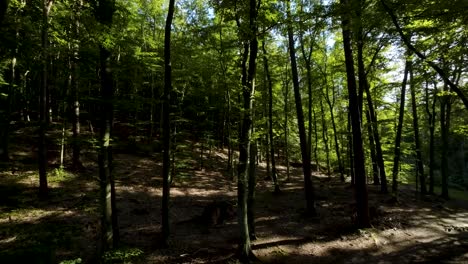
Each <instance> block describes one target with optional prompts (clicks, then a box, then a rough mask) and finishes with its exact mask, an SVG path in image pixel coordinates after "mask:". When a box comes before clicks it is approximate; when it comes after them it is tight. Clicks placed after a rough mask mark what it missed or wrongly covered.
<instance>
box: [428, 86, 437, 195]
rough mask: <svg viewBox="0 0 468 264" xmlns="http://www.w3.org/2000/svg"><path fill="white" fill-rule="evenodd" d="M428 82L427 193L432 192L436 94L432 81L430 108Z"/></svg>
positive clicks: (435, 87)
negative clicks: (432, 90) (432, 89)
mask: <svg viewBox="0 0 468 264" xmlns="http://www.w3.org/2000/svg"><path fill="white" fill-rule="evenodd" d="M428 86H429V85H428V83H427V82H426V113H427V117H428V119H427V121H428V125H429V135H430V136H429V194H434V166H435V157H434V156H435V155H434V153H435V146H434V145H435V140H434V132H435V118H436V113H435V102H436V94H437V84H436V83H435V82H434V95H433V99H432V104H431V109H429V87H428Z"/></svg>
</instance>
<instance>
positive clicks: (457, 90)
mask: <svg viewBox="0 0 468 264" xmlns="http://www.w3.org/2000/svg"><path fill="white" fill-rule="evenodd" d="M380 3H382V5H383V7H384V8H385V11H387V13H388V14H389V15H390V17H391V18H392V21H393V24H394V25H395V28H396V30H397V32H398V34H399V35H400V37H401V39H402V41H403V43H405V45H406V46H407V47H408V49H410V50H411V51H412V52H414V53H415V54H416V55H417V56H418V57H419V58H420V59H421V60H423V61H425V62H426V63H427V64H429V66H431V67H432V69H434V70H435V71H436V72H437V73H438V74H439V76H440V77H441V78H442V79H443V80H444V82H445V83H446V84H448V85H449V86H450V88H451V89H452V91H454V92H455V93H456V94H457V95H458V97H460V99H461V100H462V101H463V104H464V105H465V107H466V108H467V110H468V99H467V98H466V96H465V95H464V94H463V92H462V91H461V90H460V88H459V87H458V85H456V84H455V83H453V82H452V81H451V80H450V79H449V78H448V77H447V75H446V73H445V72H444V70H442V69H441V68H440V67H439V66H437V64H435V63H434V62H433V61H431V60H429V59H427V57H426V56H425V55H424V54H422V53H421V52H420V51H419V50H417V49H416V47H414V46H413V44H411V40H410V39H409V38H408V36H406V35H405V34H404V33H403V29H402V28H401V26H400V25H399V24H398V20H397V17H396V15H395V14H394V13H393V11H392V9H391V8H390V7H389V6H388V5H387V3H386V2H385V0H380Z"/></svg>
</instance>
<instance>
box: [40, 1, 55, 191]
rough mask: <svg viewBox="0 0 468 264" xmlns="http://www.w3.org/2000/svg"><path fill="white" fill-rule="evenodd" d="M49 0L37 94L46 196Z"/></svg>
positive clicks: (42, 181)
mask: <svg viewBox="0 0 468 264" xmlns="http://www.w3.org/2000/svg"><path fill="white" fill-rule="evenodd" d="M52 3H53V2H52V1H51V0H43V6H42V83H41V90H40V95H39V97H40V98H39V120H40V121H39V122H40V125H39V153H38V158H39V195H40V196H42V197H44V196H47V192H48V187H47V146H46V132H47V128H48V122H47V121H48V120H49V118H48V111H47V94H48V83H47V77H48V76H47V71H48V67H47V65H48V58H49V56H48V43H49V36H48V29H49V22H48V19H49V12H50V8H51V7H52Z"/></svg>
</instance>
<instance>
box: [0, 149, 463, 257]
mask: <svg viewBox="0 0 468 264" xmlns="http://www.w3.org/2000/svg"><path fill="white" fill-rule="evenodd" d="M13 149H14V152H13V153H12V158H13V162H12V164H9V165H4V166H3V168H2V171H1V172H0V263H60V262H61V261H64V260H68V261H69V262H65V263H79V262H78V260H77V259H78V258H80V259H81V261H82V263H96V261H97V259H96V248H97V247H96V245H97V242H98V240H97V238H98V234H99V227H98V223H99V218H98V215H99V210H98V205H99V201H98V195H99V192H98V181H97V178H98V170H97V168H96V167H97V165H96V161H97V157H96V154H95V151H91V150H90V151H86V152H83V161H84V166H85V168H86V169H85V170H84V171H82V172H80V173H71V172H63V171H60V170H58V169H54V165H53V164H52V165H51V168H50V169H51V172H50V177H49V183H50V188H51V190H50V197H49V198H48V199H47V200H40V199H38V198H37V188H38V176H37V172H36V162H35V159H34V157H33V156H31V155H32V154H31V152H30V151H29V148H28V145H27V141H26V142H25V143H24V145H22V146H19V145H16V146H13ZM197 150H198V147H197V146H196V145H188V146H187V149H186V150H185V152H184V153H186V154H185V155H184V154H180V155H179V156H178V159H179V161H178V163H177V164H179V165H180V166H177V170H176V172H177V176H176V177H175V178H174V182H173V186H172V189H171V207H170V211H171V223H173V224H172V229H171V239H170V247H169V248H161V247H160V245H159V241H160V223H161V214H160V211H161V189H162V188H161V185H162V180H161V162H160V161H161V159H160V156H159V155H158V154H154V155H143V154H138V153H134V154H129V153H122V151H118V150H116V154H115V155H114V159H115V162H114V166H115V168H114V172H115V178H116V188H117V206H118V217H119V228H120V238H121V242H122V244H123V245H124V247H123V248H124V249H123V250H122V251H120V253H115V254H114V255H113V258H112V259H113V261H112V260H109V261H108V263H112V262H113V263H236V261H235V258H234V254H235V251H236V243H237V239H238V238H237V237H238V236H237V233H238V226H237V224H236V223H237V221H236V219H233V220H230V221H228V222H227V223H225V224H223V225H220V226H216V227H213V228H209V230H208V231H207V230H206V228H202V227H200V226H199V225H196V224H193V223H179V222H180V221H183V220H187V219H191V218H192V217H195V216H196V215H200V214H201V212H202V211H203V207H204V206H205V205H206V204H208V203H210V202H212V201H220V200H229V201H236V182H235V181H233V180H231V179H229V177H228V176H227V175H226V172H225V168H226V152H225V150H217V151H213V152H212V153H211V155H210V156H209V157H208V156H206V155H207V153H206V154H205V157H204V167H203V168H200V165H199V153H198V152H197ZM181 153H183V152H181ZM187 153H188V154H187ZM66 158H67V157H66ZM278 170H279V175H280V180H281V190H282V193H281V194H280V195H274V194H273V185H272V183H271V182H270V181H269V180H264V178H265V164H259V167H258V171H257V173H258V179H259V181H258V185H257V195H256V198H257V203H256V205H255V212H256V222H255V223H256V233H257V237H258V239H257V240H256V241H253V249H254V253H255V254H256V256H257V257H258V259H259V261H260V262H262V263H413V262H433V263H468V201H463V200H450V201H444V200H441V199H439V198H438V197H435V196H426V197H420V196H419V195H417V194H416V193H415V192H414V190H413V189H414V187H412V186H411V187H410V186H402V187H401V193H400V197H399V200H400V202H399V203H398V204H394V203H389V196H388V195H381V194H379V192H378V190H379V189H378V187H377V186H372V185H369V201H370V205H371V207H373V209H375V211H376V214H375V217H374V218H373V219H372V226H373V227H372V228H369V229H363V230H356V229H354V228H353V220H352V215H353V213H354V212H353V201H354V198H353V190H352V188H351V187H350V186H349V184H348V183H340V182H339V181H338V177H335V176H334V177H331V178H329V177H327V176H324V175H321V174H319V173H314V177H313V181H314V184H315V187H316V191H317V204H316V206H317V210H318V212H319V217H316V218H304V217H303V216H302V210H303V208H304V206H305V202H304V192H303V183H302V182H303V181H302V174H301V170H300V169H298V168H292V170H291V178H290V181H288V182H287V181H285V175H286V172H285V170H286V168H285V167H284V166H279V167H278ZM73 260H75V262H72V261H73ZM119 261H120V262H119Z"/></svg>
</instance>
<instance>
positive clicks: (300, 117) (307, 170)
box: [287, 0, 317, 216]
mask: <svg viewBox="0 0 468 264" xmlns="http://www.w3.org/2000/svg"><path fill="white" fill-rule="evenodd" d="M290 2H291V1H290V0H288V2H287V5H288V6H287V16H288V20H289V21H288V43H289V56H290V60H291V72H292V81H293V87H294V98H295V101H296V114H297V124H298V126H299V140H300V144H301V155H302V170H303V172H304V191H305V200H306V214H308V215H311V216H315V215H316V214H317V212H316V210H315V200H314V187H313V184H312V178H311V167H310V154H309V148H308V147H307V144H308V142H307V138H306V131H305V125H304V113H303V110H302V99H301V93H300V90H299V89H300V88H299V74H298V71H297V63H296V49H295V45H294V34H293V24H292V20H291V9H290V8H291V7H290V5H291V3H290Z"/></svg>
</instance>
